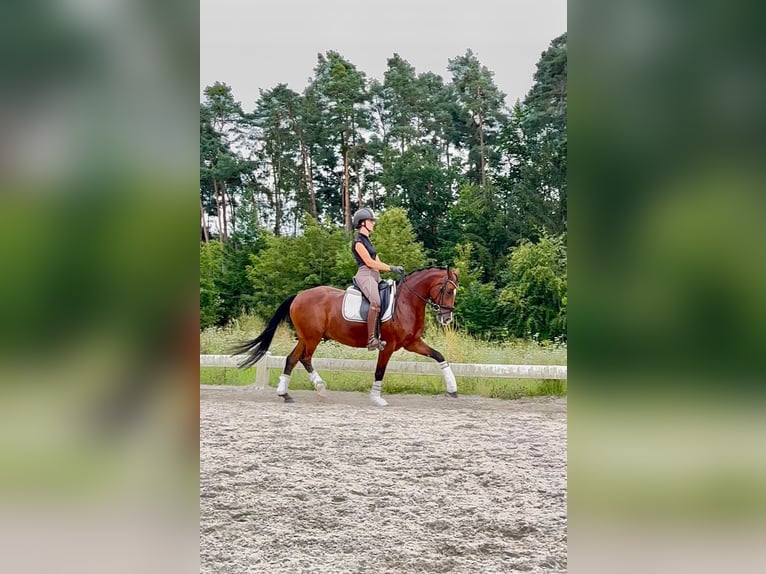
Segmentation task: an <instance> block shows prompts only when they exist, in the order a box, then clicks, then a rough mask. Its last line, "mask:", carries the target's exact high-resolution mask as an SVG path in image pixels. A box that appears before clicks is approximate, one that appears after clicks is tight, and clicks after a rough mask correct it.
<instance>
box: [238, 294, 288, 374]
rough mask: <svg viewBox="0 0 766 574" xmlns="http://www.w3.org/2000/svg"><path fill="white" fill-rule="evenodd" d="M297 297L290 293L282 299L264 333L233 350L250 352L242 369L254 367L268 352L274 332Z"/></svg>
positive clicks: (240, 353)
mask: <svg viewBox="0 0 766 574" xmlns="http://www.w3.org/2000/svg"><path fill="white" fill-rule="evenodd" d="M295 297H296V296H295V295H290V296H289V297H288V298H287V299H285V300H284V301H282V304H281V305H280V306H279V309H277V312H276V313H274V316H273V317H272V318H271V321H269V325H268V326H267V327H266V328H265V329H264V330H263V333H261V334H260V335H258V336H257V337H256V338H255V339H253V340H252V341H248V342H246V343H242V344H241V345H239V346H238V347H235V348H234V349H232V350H231V354H232V355H242V354H244V353H247V354H248V356H247V357H246V358H245V359H243V360H242V361H241V362H240V363H239V368H240V369H246V368H248V367H252V366H253V365H255V364H256V363H257V362H258V361H260V360H261V357H263V356H264V355H265V354H266V351H268V350H269V346H270V345H271V340H272V339H273V338H274V333H276V332H277V327H278V326H279V324H280V323H281V322H282V321H284V320H285V319H286V318H287V315H288V312H289V311H290V305H292V304H293V299H295Z"/></svg>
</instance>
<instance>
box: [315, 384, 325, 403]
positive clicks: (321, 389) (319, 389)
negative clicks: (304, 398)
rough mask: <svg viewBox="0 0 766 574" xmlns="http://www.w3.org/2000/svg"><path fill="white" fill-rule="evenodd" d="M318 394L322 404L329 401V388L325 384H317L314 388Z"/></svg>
mask: <svg viewBox="0 0 766 574" xmlns="http://www.w3.org/2000/svg"><path fill="white" fill-rule="evenodd" d="M314 388H315V389H316V392H317V397H318V398H319V400H320V401H321V402H325V401H326V400H327V387H325V384H324V383H317V384H316V386H315V387H314Z"/></svg>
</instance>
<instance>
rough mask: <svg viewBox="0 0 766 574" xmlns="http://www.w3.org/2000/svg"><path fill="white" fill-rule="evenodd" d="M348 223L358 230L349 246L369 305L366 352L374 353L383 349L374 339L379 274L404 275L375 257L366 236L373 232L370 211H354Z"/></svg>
mask: <svg viewBox="0 0 766 574" xmlns="http://www.w3.org/2000/svg"><path fill="white" fill-rule="evenodd" d="M352 223H353V225H354V228H356V229H359V233H358V234H357V236H356V237H355V238H354V242H353V243H352V244H351V251H352V253H353V254H354V259H356V264H357V265H358V266H359V269H358V270H357V272H356V275H355V277H354V278H355V279H356V284H357V285H358V286H359V288H360V289H361V290H362V293H364V296H365V297H367V299H368V300H369V301H370V312H369V313H368V315H367V349H368V350H370V351H378V350H382V349H383V348H384V347H385V346H386V342H385V341H380V340H378V338H377V337H375V324H376V323H377V321H378V315H379V314H380V293H379V292H378V283H379V282H380V271H391V272H393V273H397V274H399V275H404V269H402V268H401V267H399V266H398V265H386V264H385V263H383V262H382V261H381V260H380V258H379V257H378V252H377V251H376V250H375V247H373V245H372V242H370V233H372V230H373V229H375V214H374V213H373V212H372V209H369V208H367V207H363V208H362V209H360V210H358V211H357V212H356V213H354V217H353V220H352Z"/></svg>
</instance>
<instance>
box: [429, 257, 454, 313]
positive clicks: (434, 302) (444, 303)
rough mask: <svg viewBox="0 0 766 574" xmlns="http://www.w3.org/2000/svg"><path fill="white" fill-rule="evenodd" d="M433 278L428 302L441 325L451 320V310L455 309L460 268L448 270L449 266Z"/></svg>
mask: <svg viewBox="0 0 766 574" xmlns="http://www.w3.org/2000/svg"><path fill="white" fill-rule="evenodd" d="M442 271H443V273H442V274H441V275H440V276H439V277H438V278H436V279H435V281H434V283H433V284H432V285H431V287H430V288H429V290H428V304H429V305H431V308H432V309H433V310H434V311H436V318H437V319H438V320H439V323H441V324H442V325H449V324H450V323H451V322H452V312H453V311H454V310H455V297H456V296H457V284H458V274H459V273H460V269H454V270H453V271H450V269H449V267H448V268H447V269H444V270H442Z"/></svg>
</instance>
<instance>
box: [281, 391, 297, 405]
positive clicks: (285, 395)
mask: <svg viewBox="0 0 766 574" xmlns="http://www.w3.org/2000/svg"><path fill="white" fill-rule="evenodd" d="M277 396H278V397H282V398H283V399H284V400H285V402H286V403H294V402H295V399H293V398H292V397H291V396H290V395H288V394H287V393H285V394H284V395H277Z"/></svg>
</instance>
